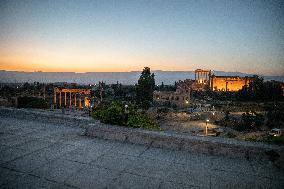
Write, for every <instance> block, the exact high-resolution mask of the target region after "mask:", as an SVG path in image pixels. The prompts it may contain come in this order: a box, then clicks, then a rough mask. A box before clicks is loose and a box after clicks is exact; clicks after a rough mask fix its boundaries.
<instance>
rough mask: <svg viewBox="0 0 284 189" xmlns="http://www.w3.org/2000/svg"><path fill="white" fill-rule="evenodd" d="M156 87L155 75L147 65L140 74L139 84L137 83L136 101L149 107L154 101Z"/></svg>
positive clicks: (144, 106) (142, 105) (143, 106)
mask: <svg viewBox="0 0 284 189" xmlns="http://www.w3.org/2000/svg"><path fill="white" fill-rule="evenodd" d="M154 88H155V75H154V74H153V73H152V74H151V71H150V68H149V67H145V68H144V69H143V71H142V73H141V75H140V78H139V80H138V84H137V85H136V103H137V104H138V105H139V106H140V107H142V108H144V109H148V108H149V106H150V104H151V102H153V92H154Z"/></svg>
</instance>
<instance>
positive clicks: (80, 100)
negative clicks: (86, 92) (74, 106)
mask: <svg viewBox="0 0 284 189" xmlns="http://www.w3.org/2000/svg"><path fill="white" fill-rule="evenodd" d="M79 108H80V109H81V108H82V99H81V96H80V98H79Z"/></svg>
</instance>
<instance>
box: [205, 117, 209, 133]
mask: <svg viewBox="0 0 284 189" xmlns="http://www.w3.org/2000/svg"><path fill="white" fill-rule="evenodd" d="M208 122H209V119H206V125H205V135H206V136H207V134H208V127H207V124H208Z"/></svg>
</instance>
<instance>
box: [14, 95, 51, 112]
mask: <svg viewBox="0 0 284 189" xmlns="http://www.w3.org/2000/svg"><path fill="white" fill-rule="evenodd" d="M18 107H19V108H41V109H45V108H47V107H48V105H47V102H46V101H45V100H44V99H42V98H37V97H28V96H23V97H18Z"/></svg>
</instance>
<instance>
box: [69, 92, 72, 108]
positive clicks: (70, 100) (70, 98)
mask: <svg viewBox="0 0 284 189" xmlns="http://www.w3.org/2000/svg"><path fill="white" fill-rule="evenodd" d="M69 104H70V105H69V107H70V108H71V107H72V93H71V92H70V96H69Z"/></svg>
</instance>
